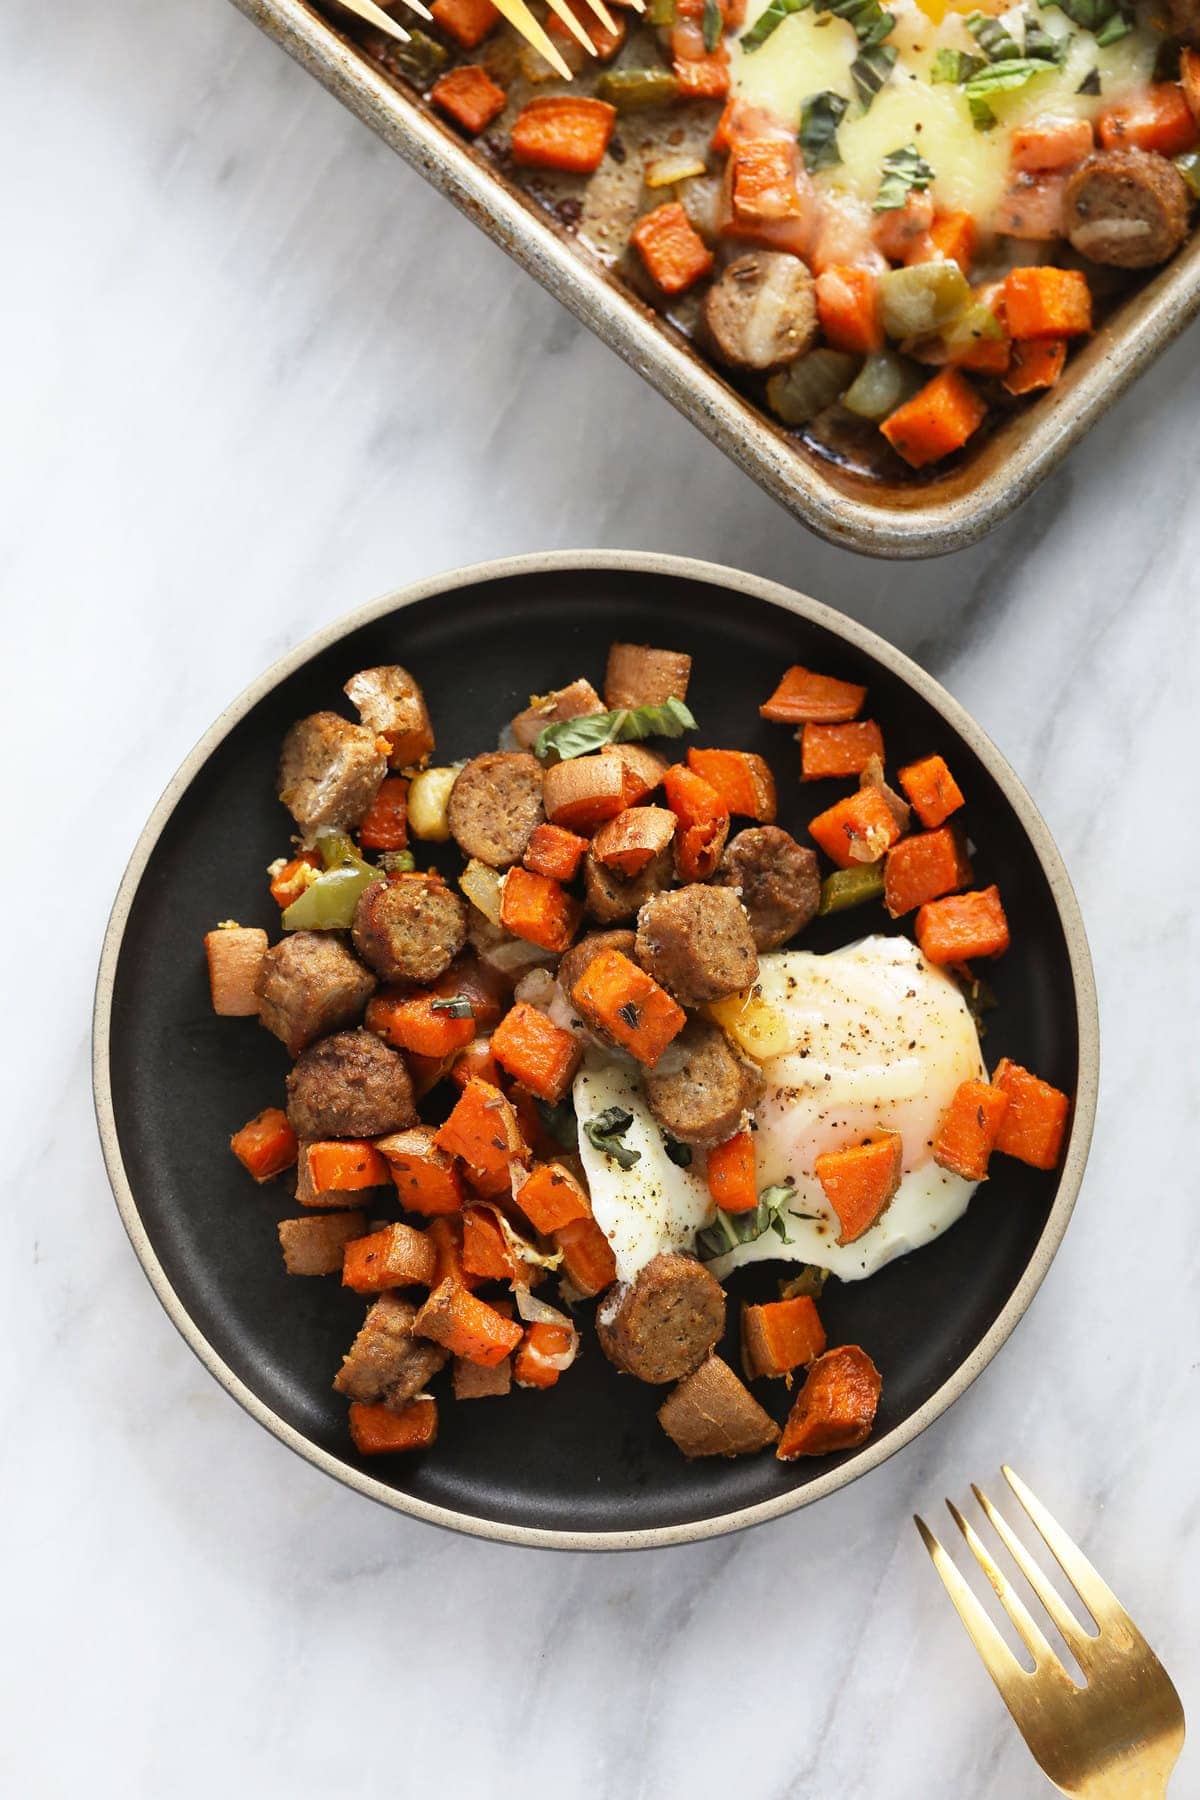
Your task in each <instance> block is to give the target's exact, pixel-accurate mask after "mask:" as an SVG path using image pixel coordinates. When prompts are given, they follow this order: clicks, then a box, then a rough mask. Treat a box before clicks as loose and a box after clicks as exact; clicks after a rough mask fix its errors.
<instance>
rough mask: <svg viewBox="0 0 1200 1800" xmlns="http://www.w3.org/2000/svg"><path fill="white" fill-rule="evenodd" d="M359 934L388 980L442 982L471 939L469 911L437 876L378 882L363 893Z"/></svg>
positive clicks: (361, 950) (359, 943)
mask: <svg viewBox="0 0 1200 1800" xmlns="http://www.w3.org/2000/svg"><path fill="white" fill-rule="evenodd" d="M353 935H354V948H355V949H356V950H357V951H358V954H359V955H360V956H361V957H362V959H363V961H364V962H368V963H370V965H371V967H372V968H373V969H374V971H375V973H376V974H377V975H382V976H383V979H384V980H385V981H436V980H437V978H438V976H439V975H444V974H445V972H446V970H447V969H448V968H449V967H450V964H451V963H452V962H453V961H454V958H455V957H456V956H457V955H458V953H459V951H460V950H461V949H462V947H463V945H464V944H465V943H466V941H467V908H466V905H465V903H464V902H463V901H462V900H460V899H459V897H458V895H457V894H455V893H452V892H451V891H450V889H449V888H448V887H447V886H446V884H445V882H443V881H437V880H435V879H434V878H433V877H432V876H423V875H402V876H401V877H400V879H399V881H373V882H372V883H371V885H370V887H368V888H364V889H363V891H362V893H361V894H360V895H359V899H358V905H357V906H356V907H355V909H354V934H353Z"/></svg>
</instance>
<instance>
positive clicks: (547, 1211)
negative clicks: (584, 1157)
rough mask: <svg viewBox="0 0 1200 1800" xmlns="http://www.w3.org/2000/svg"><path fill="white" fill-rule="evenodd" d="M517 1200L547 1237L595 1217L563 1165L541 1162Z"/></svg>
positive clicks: (586, 1198)
mask: <svg viewBox="0 0 1200 1800" xmlns="http://www.w3.org/2000/svg"><path fill="white" fill-rule="evenodd" d="M515 1197H516V1202H517V1205H518V1206H519V1207H520V1209H521V1211H522V1212H523V1213H524V1214H525V1217H526V1218H527V1219H528V1220H529V1223H530V1224H531V1225H532V1226H533V1229H534V1230H535V1231H540V1232H541V1233H542V1234H543V1235H544V1236H546V1237H549V1235H550V1233H551V1232H554V1231H560V1230H561V1229H562V1227H563V1226H564V1225H570V1224H572V1223H573V1222H574V1220H576V1219H587V1218H590V1217H591V1212H592V1208H591V1202H590V1201H589V1200H588V1197H587V1195H586V1194H585V1193H584V1191H583V1189H582V1188H581V1187H580V1185H579V1183H578V1182H577V1181H576V1179H575V1177H574V1175H572V1173H571V1171H570V1170H569V1169H564V1167H563V1165H562V1164H561V1163H555V1162H551V1163H539V1164H538V1165H537V1167H536V1168H535V1169H534V1170H533V1172H532V1174H531V1175H530V1177H529V1179H528V1181H525V1182H522V1184H521V1186H520V1187H519V1188H518V1189H517V1191H516V1196H515Z"/></svg>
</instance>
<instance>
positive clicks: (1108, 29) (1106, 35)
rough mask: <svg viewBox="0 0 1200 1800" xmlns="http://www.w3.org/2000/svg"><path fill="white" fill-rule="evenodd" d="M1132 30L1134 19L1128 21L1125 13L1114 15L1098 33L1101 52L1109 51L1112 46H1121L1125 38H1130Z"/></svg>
mask: <svg viewBox="0 0 1200 1800" xmlns="http://www.w3.org/2000/svg"><path fill="white" fill-rule="evenodd" d="M1132 30H1133V20H1132V19H1127V18H1126V17H1125V14H1124V13H1114V14H1113V16H1112V18H1111V19H1109V21H1108V22H1107V24H1105V25H1102V26H1101V27H1100V29H1099V31H1098V32H1097V33H1096V44H1097V46H1098V47H1099V48H1100V49H1101V50H1107V49H1108V46H1109V45H1110V44H1119V43H1120V41H1121V39H1122V38H1123V37H1128V36H1129V34H1130V32H1131V31H1132Z"/></svg>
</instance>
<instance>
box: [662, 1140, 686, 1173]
mask: <svg viewBox="0 0 1200 1800" xmlns="http://www.w3.org/2000/svg"><path fill="white" fill-rule="evenodd" d="M663 1149H664V1150H665V1151H666V1153H667V1158H668V1160H669V1161H670V1162H673V1163H674V1164H675V1167H676V1168H677V1169H690V1168H691V1166H692V1146H691V1145H690V1144H681V1143H680V1142H679V1139H678V1138H673V1137H668V1136H667V1135H666V1133H665V1132H664V1133H663Z"/></svg>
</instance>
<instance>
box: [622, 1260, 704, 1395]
mask: <svg viewBox="0 0 1200 1800" xmlns="http://www.w3.org/2000/svg"><path fill="white" fill-rule="evenodd" d="M724 1329H725V1291H724V1289H723V1288H722V1286H721V1284H720V1282H719V1281H717V1280H716V1279H715V1278H714V1277H713V1276H712V1275H711V1274H710V1273H709V1271H708V1270H707V1269H706V1268H705V1267H704V1264H703V1263H699V1262H696V1261H695V1259H694V1258H693V1257H690V1256H678V1255H676V1254H675V1253H674V1252H673V1251H669V1250H664V1251H662V1252H661V1253H660V1254H659V1255H658V1256H656V1257H655V1258H654V1260H653V1261H652V1262H648V1263H647V1264H646V1266H645V1268H644V1269H641V1270H639V1271H638V1274H637V1277H636V1279H635V1280H634V1281H632V1282H630V1283H629V1284H628V1285H627V1286H626V1287H624V1288H620V1289H618V1290H617V1292H616V1294H615V1295H614V1297H613V1299H612V1300H611V1301H610V1302H608V1303H606V1304H605V1305H604V1306H603V1307H602V1308H601V1310H600V1312H599V1313H597V1315H596V1334H597V1336H598V1337H599V1339H600V1348H601V1349H602V1350H603V1351H604V1354H605V1356H607V1357H608V1360H609V1361H610V1362H612V1363H615V1364H616V1366H617V1368H618V1369H622V1370H623V1371H624V1372H625V1374H626V1375H636V1376H637V1378H638V1380H639V1381H651V1382H662V1381H678V1380H679V1378H680V1376H681V1375H690V1374H691V1372H692V1370H693V1369H694V1368H695V1367H696V1365H697V1364H698V1363H701V1362H703V1360H704V1358H705V1357H706V1356H707V1355H708V1353H709V1351H710V1350H711V1349H712V1347H713V1345H714V1344H715V1343H716V1342H717V1340H718V1339H719V1338H720V1336H721V1333H722V1332H723V1331H724Z"/></svg>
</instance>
